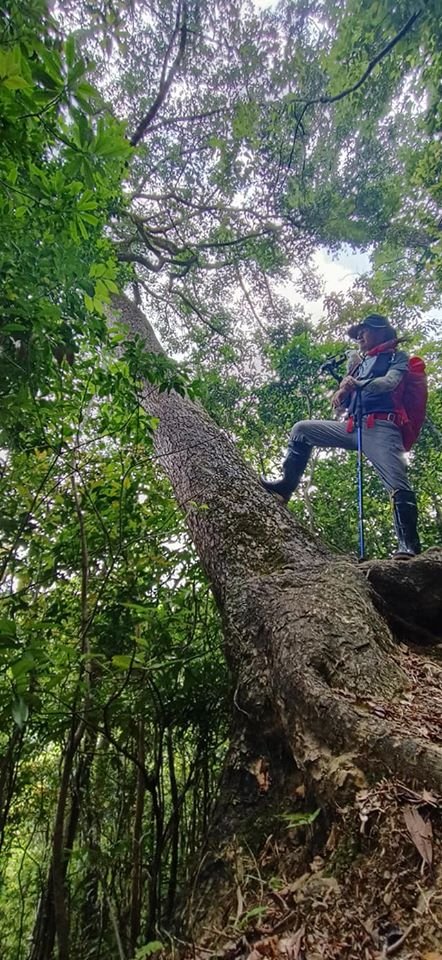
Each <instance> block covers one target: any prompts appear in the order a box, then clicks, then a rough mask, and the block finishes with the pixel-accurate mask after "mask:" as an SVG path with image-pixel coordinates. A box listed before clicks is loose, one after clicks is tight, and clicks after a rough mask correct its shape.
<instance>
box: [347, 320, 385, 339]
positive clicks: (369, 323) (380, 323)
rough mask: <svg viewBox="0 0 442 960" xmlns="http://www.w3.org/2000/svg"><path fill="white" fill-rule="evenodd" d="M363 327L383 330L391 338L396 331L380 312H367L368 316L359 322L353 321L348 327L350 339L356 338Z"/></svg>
mask: <svg viewBox="0 0 442 960" xmlns="http://www.w3.org/2000/svg"><path fill="white" fill-rule="evenodd" d="M363 327H370V329H371V330H385V332H386V334H388V337H389V338H391V339H392V340H393V339H394V338H395V336H396V331H395V330H394V328H393V327H392V326H391V323H389V321H388V320H387V317H383V316H382V314H381V313H369V314H368V316H366V317H364V319H363V320H361V321H360V322H359V323H354V324H353V326H352V327H349V328H348V330H347V336H348V337H351V339H352V340H357V339H358V337H359V334H360V332H361V330H362V328H363ZM386 339H387V338H386Z"/></svg>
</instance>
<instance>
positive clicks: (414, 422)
mask: <svg viewBox="0 0 442 960" xmlns="http://www.w3.org/2000/svg"><path fill="white" fill-rule="evenodd" d="M392 396H393V403H394V409H395V411H396V413H398V414H399V415H400V417H401V424H400V430H401V433H402V440H403V444H404V448H405V450H411V447H412V446H413V444H414V443H416V440H417V438H418V436H419V433H420V431H421V427H422V424H423V422H424V420H425V411H426V409H427V397H428V384H427V375H426V373H425V363H424V361H423V360H421V358H420V357H410V359H409V361H408V370H407V372H406V374H405V376H404V377H403V379H402V380H401V382H400V384H399V386H397V387H396V390H393V394H392Z"/></svg>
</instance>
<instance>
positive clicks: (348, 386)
mask: <svg viewBox="0 0 442 960" xmlns="http://www.w3.org/2000/svg"><path fill="white" fill-rule="evenodd" d="M357 387H358V381H357V380H356V379H355V377H344V379H343V380H341V382H340V384H339V390H338V393H339V391H340V390H343V391H344V393H345V394H347V393H351V392H352V390H356V389H357Z"/></svg>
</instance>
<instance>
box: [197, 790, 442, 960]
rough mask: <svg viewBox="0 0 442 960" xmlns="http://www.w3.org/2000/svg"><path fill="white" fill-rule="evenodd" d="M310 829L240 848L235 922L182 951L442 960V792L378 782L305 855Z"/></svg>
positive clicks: (202, 955)
mask: <svg viewBox="0 0 442 960" xmlns="http://www.w3.org/2000/svg"><path fill="white" fill-rule="evenodd" d="M313 831H314V825H312V826H309V827H307V828H305V827H302V826H300V827H293V828H290V826H289V829H288V830H287V837H286V838H285V840H281V839H280V838H278V839H276V838H275V837H274V836H269V838H268V841H267V844H266V845H265V847H264V849H263V851H262V853H261V855H260V857H259V858H258V859H256V858H255V857H253V856H252V855H251V853H250V851H249V850H247V849H242V850H240V849H239V850H237V851H236V857H237V864H238V863H239V861H241V869H240V870H239V871H238V874H239V875H238V885H237V888H236V893H235V902H233V901H232V899H231V898H230V903H229V902H228V900H229V898H228V897H227V898H226V902H225V904H224V907H225V908H226V909H227V911H228V909H229V907H230V909H231V910H232V913H231V915H230V917H229V920H228V922H227V923H226V925H225V927H224V928H220V927H219V926H212V927H211V926H210V925H209V926H208V927H207V928H206V929H205V930H204V934H203V936H202V937H201V938H199V940H200V942H199V944H193V945H192V946H190V945H189V946H188V948H187V949H185V950H184V956H185V957H186V958H189V960H190V958H193V960H208V958H210V957H213V958H215V957H216V958H219V960H266V958H268V960H383V958H387V957H393V956H394V957H397V958H399V960H442V797H436V796H434V795H433V794H431V793H430V792H429V791H425V790H424V791H422V792H417V791H416V792H415V791H412V790H410V789H409V788H407V787H405V786H404V785H403V784H401V783H400V782H399V781H397V780H390V781H387V780H384V781H381V782H380V783H379V784H378V785H376V786H375V787H373V788H372V789H371V790H366V791H363V792H361V793H360V794H359V796H358V799H357V803H356V806H355V808H354V809H353V810H345V811H342V815H341V817H340V818H339V819H337V820H336V821H335V822H334V824H333V826H332V827H331V830H330V832H329V834H328V837H327V839H326V842H325V844H324V845H323V848H322V850H321V852H320V853H316V854H315V855H314V856H313V857H312V859H311V860H310V861H309V862H308V860H307V859H306V858H305V852H306V851H307V850H308V848H309V847H310V848H311V846H312V844H311V840H312V836H310V837H309V833H310V832H312V833H313ZM300 833H301V834H304V844H300V842H299V841H300V837H299V834H300ZM181 955H182V956H183V953H181Z"/></svg>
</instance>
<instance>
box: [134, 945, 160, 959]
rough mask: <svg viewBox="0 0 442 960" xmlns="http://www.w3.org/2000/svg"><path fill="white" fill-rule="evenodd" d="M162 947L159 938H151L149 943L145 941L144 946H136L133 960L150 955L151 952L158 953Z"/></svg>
mask: <svg viewBox="0 0 442 960" xmlns="http://www.w3.org/2000/svg"><path fill="white" fill-rule="evenodd" d="M162 949H163V944H162V943H161V940H151V941H150V942H149V943H146V944H145V945H144V947H138V950H137V951H136V953H135V957H134V960H143V957H151V956H152V954H153V953H158V952H159V951H160V950H162Z"/></svg>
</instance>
